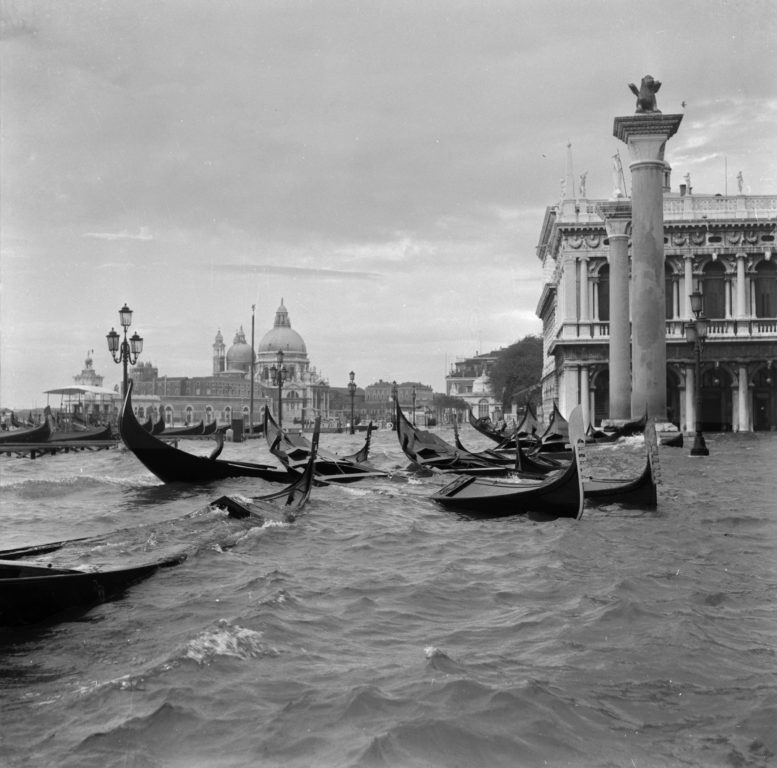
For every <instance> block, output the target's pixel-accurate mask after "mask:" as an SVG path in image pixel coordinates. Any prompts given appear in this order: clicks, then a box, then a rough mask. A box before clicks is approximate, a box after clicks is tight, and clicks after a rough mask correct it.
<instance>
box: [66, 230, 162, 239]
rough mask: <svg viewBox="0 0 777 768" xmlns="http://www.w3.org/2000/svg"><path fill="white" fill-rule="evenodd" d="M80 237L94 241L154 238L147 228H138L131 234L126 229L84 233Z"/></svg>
mask: <svg viewBox="0 0 777 768" xmlns="http://www.w3.org/2000/svg"><path fill="white" fill-rule="evenodd" d="M81 236H82V237H93V238H95V239H96V240H153V239H154V236H153V235H152V234H151V232H150V230H149V229H148V227H140V229H139V230H138V231H137V232H135V233H133V232H128V231H127V230H126V229H125V230H122V231H121V232H84V233H83V235H81Z"/></svg>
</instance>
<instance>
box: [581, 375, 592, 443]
mask: <svg viewBox="0 0 777 768" xmlns="http://www.w3.org/2000/svg"><path fill="white" fill-rule="evenodd" d="M580 405H581V406H582V409H583V426H584V427H585V428H586V429H588V425H589V424H590V423H591V392H590V390H589V389H588V366H587V365H581V366H580Z"/></svg>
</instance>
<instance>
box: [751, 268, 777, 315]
mask: <svg viewBox="0 0 777 768" xmlns="http://www.w3.org/2000/svg"><path fill="white" fill-rule="evenodd" d="M755 316H756V317H777V264H775V263H774V262H773V261H762V262H761V263H760V264H759V265H758V267H756V278H755Z"/></svg>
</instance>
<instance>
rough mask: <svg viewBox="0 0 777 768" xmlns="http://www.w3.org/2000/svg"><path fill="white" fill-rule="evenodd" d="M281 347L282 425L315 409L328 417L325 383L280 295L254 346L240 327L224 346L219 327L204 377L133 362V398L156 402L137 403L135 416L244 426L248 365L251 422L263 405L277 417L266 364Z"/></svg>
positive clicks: (274, 363) (297, 420)
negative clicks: (164, 371)
mask: <svg viewBox="0 0 777 768" xmlns="http://www.w3.org/2000/svg"><path fill="white" fill-rule="evenodd" d="M279 351H282V352H283V367H284V368H285V369H286V378H285V380H284V381H283V382H282V384H281V387H280V394H281V400H282V403H283V423H284V426H290V425H292V424H305V423H308V422H310V421H312V420H313V419H314V418H315V416H316V415H317V414H320V415H321V416H322V417H323V418H325V419H326V418H328V417H329V383H328V382H327V381H326V379H324V378H323V377H322V376H320V375H319V374H318V372H317V371H316V369H315V367H313V366H311V365H310V361H309V359H308V354H307V348H306V346H305V342H304V340H303V339H302V337H301V336H300V335H299V334H298V333H297V332H296V331H295V330H294V329H292V327H291V321H290V319H289V313H288V311H287V309H286V307H285V306H284V304H283V301H282V300H281V305H280V307H279V308H278V310H277V311H276V313H275V320H274V323H273V326H272V328H270V330H268V331H267V332H266V333H265V334H264V335H263V337H262V339H261V340H260V342H259V344H258V346H257V349H256V351H255V352H254V350H253V349H252V348H251V344H250V343H249V342H248V341H247V340H246V335H245V332H244V330H243V328H242V326H241V327H240V328H239V329H238V330H237V331H236V332H235V336H234V338H233V340H232V344H231V345H230V346H229V347H227V346H226V344H225V342H224V337H223V335H222V333H221V330H219V331H218V332H217V333H216V336H215V339H214V342H213V345H212V361H211V371H212V372H211V374H210V375H208V376H164V375H163V376H160V375H159V370H158V368H157V367H156V366H154V365H153V364H152V363H151V362H148V361H146V362H141V363H138V365H136V366H134V368H133V369H132V372H131V375H132V379H133V382H134V391H133V402H135V401H136V399H137V402H142V400H141V399H140V398H143V397H144V396H149V395H155V396H157V397H158V400H159V405H151V404H150V405H149V406H147V407H143V406H141V407H140V408H138V416H139V417H141V418H143V417H146V418H147V417H148V416H149V415H150V416H152V417H153V418H155V419H156V418H159V414H160V412H161V413H163V414H164V418H165V422H166V423H167V424H169V425H177V424H192V423H196V422H198V421H200V420H202V421H204V422H205V423H206V424H209V423H210V422H212V421H214V420H216V421H218V422H219V423H232V421H233V420H235V419H237V420H242V421H243V422H244V423H245V424H246V426H247V423H248V420H249V416H250V408H251V392H252V387H251V368H252V363H253V369H254V387H253V395H254V396H253V402H254V421H255V422H258V421H259V420H260V415H261V412H262V409H263V408H264V406H265V404H267V405H269V406H270V409H271V411H272V412H273V414H274V415H275V417H276V418H277V416H278V411H277V408H278V393H279V387H278V386H277V384H275V383H273V378H272V372H271V368H272V367H273V366H276V367H277V355H278V352H279Z"/></svg>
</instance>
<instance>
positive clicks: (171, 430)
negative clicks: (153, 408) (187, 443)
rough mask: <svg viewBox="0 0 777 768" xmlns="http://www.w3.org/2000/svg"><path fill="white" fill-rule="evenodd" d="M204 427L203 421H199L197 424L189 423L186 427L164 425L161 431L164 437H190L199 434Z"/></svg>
mask: <svg viewBox="0 0 777 768" xmlns="http://www.w3.org/2000/svg"><path fill="white" fill-rule="evenodd" d="M204 428H205V422H204V421H199V422H198V423H197V424H190V425H189V426H187V427H165V431H164V432H163V433H162V434H163V435H164V436H165V437H192V436H195V435H201V434H202V430H203V429H204Z"/></svg>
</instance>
